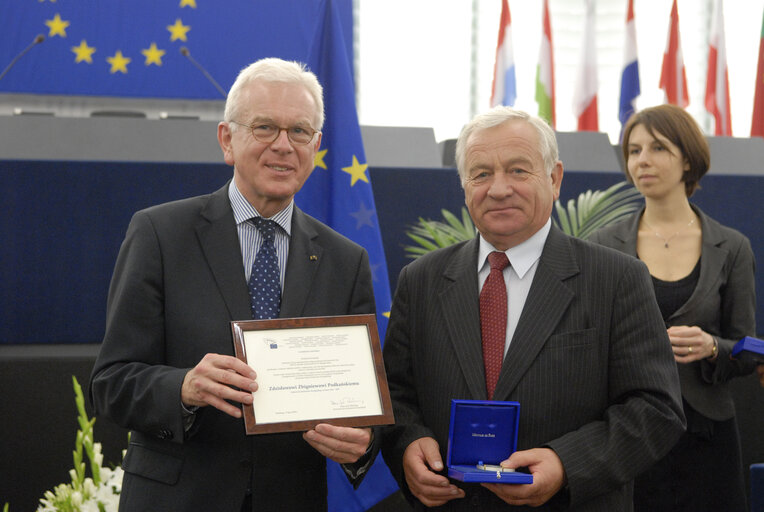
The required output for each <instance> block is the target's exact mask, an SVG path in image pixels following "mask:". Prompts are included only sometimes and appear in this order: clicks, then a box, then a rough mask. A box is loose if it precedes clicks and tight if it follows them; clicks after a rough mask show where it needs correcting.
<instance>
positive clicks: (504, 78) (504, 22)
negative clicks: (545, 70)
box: [491, 0, 517, 107]
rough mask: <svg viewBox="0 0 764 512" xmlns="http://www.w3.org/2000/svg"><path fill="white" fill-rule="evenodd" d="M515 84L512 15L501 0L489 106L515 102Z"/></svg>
mask: <svg viewBox="0 0 764 512" xmlns="http://www.w3.org/2000/svg"><path fill="white" fill-rule="evenodd" d="M516 98H517V85H516V82H515V56H514V53H513V52H512V17H511V16H510V14H509V3H508V2H507V0H501V20H500V21H499V40H498V41H497V42H496V62H495V63H494V67H493V86H492V89H491V106H492V107H495V106H496V105H508V106H512V105H514V104H515V99H516Z"/></svg>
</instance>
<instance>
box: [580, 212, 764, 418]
mask: <svg viewBox="0 0 764 512" xmlns="http://www.w3.org/2000/svg"><path fill="white" fill-rule="evenodd" d="M691 206H692V209H693V210H694V211H695V213H696V214H697V215H698V217H699V218H700V226H701V233H702V237H703V244H702V246H701V258H700V278H699V279H698V285H697V286H696V287H695V290H694V291H693V292H692V295H691V296H690V298H689V299H688V301H687V302H686V303H685V304H684V305H683V306H682V307H681V308H679V309H678V310H677V311H676V312H675V313H674V314H673V315H671V317H670V318H669V319H668V323H669V325H690V326H692V325H697V326H698V327H700V328H701V329H703V330H704V331H706V332H707V333H709V334H711V335H712V336H714V337H716V339H717V341H718V342H719V356H718V358H717V360H716V363H715V364H712V363H709V362H708V361H705V360H704V361H695V362H692V363H689V364H677V368H678V369H679V379H680V381H681V383H682V396H684V398H685V400H687V402H688V403H689V404H690V405H691V406H692V407H693V409H695V410H696V411H698V412H699V413H701V414H703V415H704V416H706V417H707V418H711V419H713V420H717V421H721V420H725V419H729V418H731V417H733V416H734V415H735V405H734V403H733V401H732V395H731V394H730V391H729V389H728V386H727V384H726V383H727V382H728V381H729V379H730V378H732V377H736V376H739V375H747V374H749V373H751V372H752V371H753V370H754V368H755V365H753V364H745V363H741V362H740V361H735V360H732V359H730V353H731V352H732V347H733V346H734V345H735V343H736V342H737V341H739V340H740V338H742V337H743V336H755V335H756V291H755V281H754V267H755V260H754V257H753V250H752V249H751V243H750V242H749V241H748V239H747V238H746V237H745V236H744V235H743V234H741V233H740V232H738V231H735V230H734V229H731V228H728V227H726V226H722V225H721V224H719V223H718V222H716V221H715V220H714V219H712V218H711V217H709V216H708V215H706V214H704V213H703V212H702V211H701V210H700V208H698V207H697V206H695V205H691ZM643 212H644V208H643V209H642V210H641V211H640V212H637V213H635V214H633V215H630V216H629V217H628V218H627V219H625V220H622V221H621V222H618V223H616V224H614V225H612V226H607V227H605V228H602V229H600V230H598V231H597V232H595V233H593V234H592V236H591V237H590V238H589V239H590V240H591V241H593V242H596V243H599V244H602V245H605V246H607V247H612V248H613V249H616V250H618V251H621V252H623V253H626V254H629V255H631V256H634V257H637V232H638V230H639V219H640V217H641V216H642V213H643Z"/></svg>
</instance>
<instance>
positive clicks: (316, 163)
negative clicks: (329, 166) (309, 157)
mask: <svg viewBox="0 0 764 512" xmlns="http://www.w3.org/2000/svg"><path fill="white" fill-rule="evenodd" d="M327 151H329V150H328V149H322V150H321V151H319V152H318V153H316V156H315V157H313V167H320V168H322V169H326V164H325V163H324V156H325V155H326V152H327Z"/></svg>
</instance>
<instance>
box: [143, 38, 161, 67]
mask: <svg viewBox="0 0 764 512" xmlns="http://www.w3.org/2000/svg"><path fill="white" fill-rule="evenodd" d="M141 53H142V54H143V55H144V57H146V65H147V66H150V65H151V64H156V65H157V66H161V65H162V55H164V54H165V53H167V52H166V51H164V50H160V49H159V48H157V44H156V43H153V42H152V43H151V47H150V48H147V49H145V50H141Z"/></svg>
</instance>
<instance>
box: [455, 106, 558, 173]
mask: <svg viewBox="0 0 764 512" xmlns="http://www.w3.org/2000/svg"><path fill="white" fill-rule="evenodd" d="M509 121H525V122H526V123H528V124H530V125H531V126H532V127H533V128H534V129H535V130H536V133H538V136H539V145H540V147H539V151H540V152H541V156H542V158H543V159H544V168H545V170H546V173H547V175H551V174H552V169H554V165H555V164H556V163H557V161H558V160H559V159H560V153H559V150H558V148H557V138H556V136H555V134H554V130H553V129H552V128H551V127H550V126H549V125H548V124H547V122H546V121H544V120H543V119H541V118H540V117H536V116H532V115H530V114H528V113H527V112H524V111H522V110H517V109H514V108H512V107H502V106H497V107H494V108H492V109H491V110H489V111H487V112H485V113H483V114H478V115H477V116H475V117H474V118H473V119H472V120H471V121H470V122H469V123H467V124H466V125H464V128H462V131H461V133H459V138H458V139H456V168H457V169H458V171H459V178H460V179H461V182H462V187H464V184H465V183H466V182H467V178H468V176H467V169H465V167H464V159H465V157H466V151H467V142H468V141H469V139H470V136H472V134H473V133H475V132H479V131H480V130H485V129H487V128H493V127H494V126H499V125H500V124H504V123H506V122H509Z"/></svg>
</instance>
